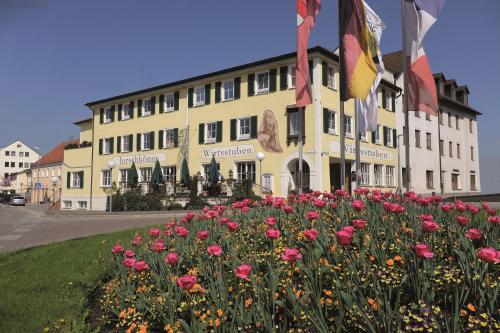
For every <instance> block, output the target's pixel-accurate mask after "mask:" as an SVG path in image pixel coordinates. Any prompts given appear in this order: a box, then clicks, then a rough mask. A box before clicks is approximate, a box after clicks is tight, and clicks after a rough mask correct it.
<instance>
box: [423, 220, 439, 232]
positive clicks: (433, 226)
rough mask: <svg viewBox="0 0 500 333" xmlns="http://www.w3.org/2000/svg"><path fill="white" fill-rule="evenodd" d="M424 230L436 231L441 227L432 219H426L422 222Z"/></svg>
mask: <svg viewBox="0 0 500 333" xmlns="http://www.w3.org/2000/svg"><path fill="white" fill-rule="evenodd" d="M420 226H421V227H422V230H423V231H424V232H429V233H430V232H434V231H436V230H438V229H439V225H438V224H437V223H436V222H434V221H432V220H424V221H422V223H421V224H420Z"/></svg>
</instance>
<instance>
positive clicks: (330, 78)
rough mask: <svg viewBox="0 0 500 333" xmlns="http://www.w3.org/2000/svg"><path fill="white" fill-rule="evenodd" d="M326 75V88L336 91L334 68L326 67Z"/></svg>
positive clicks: (335, 72)
mask: <svg viewBox="0 0 500 333" xmlns="http://www.w3.org/2000/svg"><path fill="white" fill-rule="evenodd" d="M326 73H327V78H326V82H327V83H326V86H327V87H328V88H330V89H333V90H337V82H336V76H337V71H336V70H335V68H334V67H332V66H328V70H327V71H326Z"/></svg>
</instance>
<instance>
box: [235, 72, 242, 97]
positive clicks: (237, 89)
mask: <svg viewBox="0 0 500 333" xmlns="http://www.w3.org/2000/svg"><path fill="white" fill-rule="evenodd" d="M240 88H241V78H240V77H235V78H234V99H240Z"/></svg>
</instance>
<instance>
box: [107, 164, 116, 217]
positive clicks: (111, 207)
mask: <svg viewBox="0 0 500 333" xmlns="http://www.w3.org/2000/svg"><path fill="white" fill-rule="evenodd" d="M115 165H116V162H115V160H110V161H109V162H108V168H109V183H110V186H111V187H110V189H111V190H110V192H109V212H110V213H111V212H112V211H113V168H114V167H115Z"/></svg>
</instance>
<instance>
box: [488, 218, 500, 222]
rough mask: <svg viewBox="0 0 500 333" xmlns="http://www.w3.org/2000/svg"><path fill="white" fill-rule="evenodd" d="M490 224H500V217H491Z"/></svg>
mask: <svg viewBox="0 0 500 333" xmlns="http://www.w3.org/2000/svg"><path fill="white" fill-rule="evenodd" d="M488 222H490V223H495V222H497V223H500V216H490V217H488Z"/></svg>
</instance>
